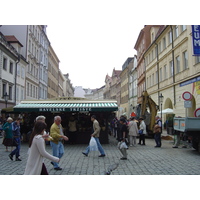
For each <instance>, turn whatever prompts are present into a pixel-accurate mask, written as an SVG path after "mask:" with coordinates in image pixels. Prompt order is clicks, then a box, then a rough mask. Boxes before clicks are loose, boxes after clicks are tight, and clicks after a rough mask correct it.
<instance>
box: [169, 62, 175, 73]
mask: <svg viewBox="0 0 200 200" xmlns="http://www.w3.org/2000/svg"><path fill="white" fill-rule="evenodd" d="M169 66H170V75H171V76H173V75H174V66H173V61H170V62H169Z"/></svg>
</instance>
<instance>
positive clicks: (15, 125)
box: [9, 117, 22, 161]
mask: <svg viewBox="0 0 200 200" xmlns="http://www.w3.org/2000/svg"><path fill="white" fill-rule="evenodd" d="M21 121H22V118H21V117H18V118H17V119H16V120H15V121H14V122H12V132H13V145H15V146H16V148H15V149H14V150H13V151H12V152H11V153H10V154H9V158H10V159H11V160H13V156H14V155H15V157H16V158H15V160H16V161H21V159H20V158H19V156H20V148H21V139H22V137H21V132H20V123H21Z"/></svg>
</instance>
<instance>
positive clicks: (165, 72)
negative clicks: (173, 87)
mask: <svg viewBox="0 0 200 200" xmlns="http://www.w3.org/2000/svg"><path fill="white" fill-rule="evenodd" d="M163 78H164V79H167V65H164V77H163Z"/></svg>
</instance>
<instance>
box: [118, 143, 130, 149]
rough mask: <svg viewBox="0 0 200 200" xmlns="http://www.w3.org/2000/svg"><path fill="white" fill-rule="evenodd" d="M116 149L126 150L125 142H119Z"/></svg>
mask: <svg viewBox="0 0 200 200" xmlns="http://www.w3.org/2000/svg"><path fill="white" fill-rule="evenodd" d="M118 148H119V149H128V146H127V145H126V142H119V143H118Z"/></svg>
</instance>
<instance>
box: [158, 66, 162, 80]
mask: <svg viewBox="0 0 200 200" xmlns="http://www.w3.org/2000/svg"><path fill="white" fill-rule="evenodd" d="M159 75H160V77H159V79H160V80H159V81H162V68H160V74H159Z"/></svg>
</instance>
